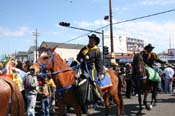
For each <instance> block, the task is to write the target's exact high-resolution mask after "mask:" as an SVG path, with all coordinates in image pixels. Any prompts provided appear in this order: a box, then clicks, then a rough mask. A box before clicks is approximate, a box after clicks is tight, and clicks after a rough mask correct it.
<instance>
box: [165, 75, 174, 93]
mask: <svg viewBox="0 0 175 116" xmlns="http://www.w3.org/2000/svg"><path fill="white" fill-rule="evenodd" d="M172 86H173V82H172V81H171V80H170V79H167V78H166V79H165V93H167V94H169V93H172Z"/></svg>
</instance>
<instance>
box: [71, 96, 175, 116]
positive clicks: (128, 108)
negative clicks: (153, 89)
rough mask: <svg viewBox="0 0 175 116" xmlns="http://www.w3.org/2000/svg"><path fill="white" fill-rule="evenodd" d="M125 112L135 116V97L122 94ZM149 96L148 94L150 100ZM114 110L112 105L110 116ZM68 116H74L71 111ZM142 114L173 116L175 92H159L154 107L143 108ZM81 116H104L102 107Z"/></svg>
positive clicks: (129, 115)
mask: <svg viewBox="0 0 175 116" xmlns="http://www.w3.org/2000/svg"><path fill="white" fill-rule="evenodd" d="M123 98H124V104H125V114H126V116H136V114H137V111H138V101H137V97H136V96H133V97H132V98H131V99H126V98H125V97H124V96H123ZM150 98H151V96H150V95H149V96H148V101H150ZM115 112H116V110H115V109H114V106H112V108H111V109H110V116H114V115H115ZM69 115H70V116H75V114H73V113H69ZM143 115H144V116H174V115H175V94H159V95H158V103H157V106H156V107H153V109H152V110H151V111H147V110H145V109H144V110H143ZM83 116H104V108H103V107H101V108H99V109H98V110H93V109H89V114H83Z"/></svg>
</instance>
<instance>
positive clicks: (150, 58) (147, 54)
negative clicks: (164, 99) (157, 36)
mask: <svg viewBox="0 0 175 116" xmlns="http://www.w3.org/2000/svg"><path fill="white" fill-rule="evenodd" d="M153 49H154V47H153V46H152V44H150V43H149V44H148V45H146V46H145V47H144V50H143V51H141V54H142V57H143V61H144V63H145V64H146V65H148V66H149V67H151V68H153V65H154V63H155V62H158V63H160V64H165V63H166V62H165V61H162V60H160V59H159V58H158V56H157V54H156V53H154V52H152V51H153ZM151 84H152V85H153V90H152V100H154V104H153V105H156V102H157V91H158V85H159V82H155V81H154V82H153V81H151ZM152 103H153V101H152V102H151V104H152Z"/></svg>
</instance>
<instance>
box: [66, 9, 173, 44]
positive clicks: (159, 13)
mask: <svg viewBox="0 0 175 116" xmlns="http://www.w3.org/2000/svg"><path fill="white" fill-rule="evenodd" d="M173 11H174V12H175V9H171V10H167V11H162V12H158V13H154V14H150V15H145V16H141V17H137V18H132V19H128V20H124V21H119V22H116V23H112V24H113V25H116V24H121V23H126V22H130V21H135V20H139V19H144V18H148V17H153V16H157V15H161V14H165V13H169V12H173ZM108 26H110V24H108V25H105V26H102V27H100V28H98V29H96V30H95V31H99V30H102V29H104V28H106V27H108ZM90 33H91V32H89V33H86V34H83V35H80V36H78V37H75V38H73V39H70V40H68V41H66V42H65V43H67V42H70V41H73V40H76V39H79V38H81V37H84V36H87V35H89V34H90Z"/></svg>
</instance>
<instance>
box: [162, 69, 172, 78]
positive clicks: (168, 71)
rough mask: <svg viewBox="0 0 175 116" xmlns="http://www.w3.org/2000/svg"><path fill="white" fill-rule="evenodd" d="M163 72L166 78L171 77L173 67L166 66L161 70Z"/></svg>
mask: <svg viewBox="0 0 175 116" xmlns="http://www.w3.org/2000/svg"><path fill="white" fill-rule="evenodd" d="M163 73H165V75H166V78H167V79H170V78H173V75H174V69H173V68H171V67H167V68H165V69H164V70H163Z"/></svg>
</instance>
